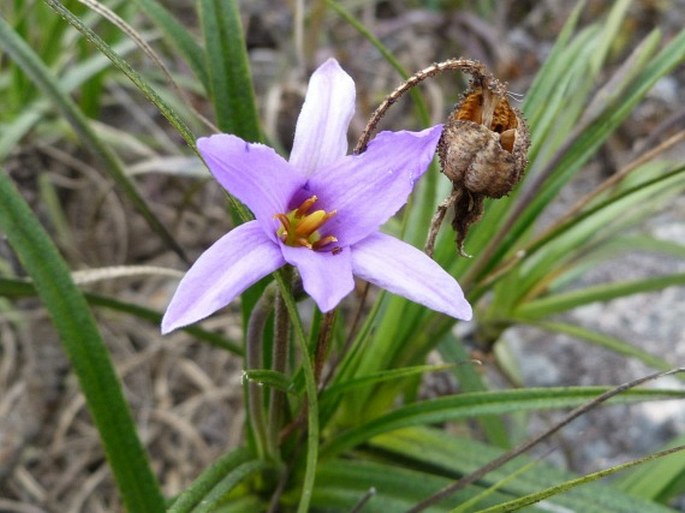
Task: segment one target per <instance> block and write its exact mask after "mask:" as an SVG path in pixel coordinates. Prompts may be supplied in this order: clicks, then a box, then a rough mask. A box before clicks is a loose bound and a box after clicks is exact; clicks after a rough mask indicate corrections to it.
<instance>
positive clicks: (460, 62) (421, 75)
mask: <svg viewBox="0 0 685 513" xmlns="http://www.w3.org/2000/svg"><path fill="white" fill-rule="evenodd" d="M445 71H463V72H466V73H469V74H472V75H474V76H477V77H482V78H481V79H482V80H483V81H484V82H485V83H486V85H487V88H488V89H490V90H492V91H494V92H496V93H498V94H501V95H504V94H506V88H505V87H504V85H503V84H502V83H501V82H500V81H499V80H497V79H496V78H495V77H494V75H492V74H491V73H490V72H489V71H488V70H487V69H486V68H485V66H483V65H482V64H481V63H480V62H478V61H474V60H472V59H448V60H446V61H443V62H436V63H433V64H431V65H430V66H428V67H427V68H424V69H422V70H421V71H417V72H416V73H414V74H413V75H412V76H411V77H409V78H408V79H407V80H406V81H405V82H404V83H403V84H402V85H400V86H399V87H398V88H397V89H395V90H394V91H393V92H392V93H390V94H389V95H388V96H386V98H385V100H383V103H381V104H380V105H379V106H378V108H377V109H376V110H375V112H374V113H373V114H372V115H371V117H370V118H369V121H368V123H367V124H366V127H365V128H364V131H363V132H362V134H361V136H360V137H359V140H358V141H357V145H356V146H355V147H354V150H353V153H362V152H363V151H364V150H366V146H367V145H368V144H369V141H370V140H371V136H372V135H373V133H374V132H375V131H376V127H377V126H378V123H379V122H380V120H381V119H382V118H383V116H384V115H385V113H386V112H387V111H388V109H389V108H390V107H391V106H392V105H393V104H394V103H395V102H397V100H399V99H400V98H401V97H402V96H403V95H404V94H405V93H407V92H408V91H410V90H411V89H413V88H414V87H416V86H417V85H418V84H420V83H421V82H423V81H424V80H426V79H427V78H430V77H434V76H435V75H438V74H440V73H443V72H445Z"/></svg>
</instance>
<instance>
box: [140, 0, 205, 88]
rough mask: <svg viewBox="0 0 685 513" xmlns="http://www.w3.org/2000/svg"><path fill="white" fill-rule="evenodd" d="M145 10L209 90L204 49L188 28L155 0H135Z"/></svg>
mask: <svg viewBox="0 0 685 513" xmlns="http://www.w3.org/2000/svg"><path fill="white" fill-rule="evenodd" d="M135 2H136V3H138V5H140V7H142V9H143V10H144V11H145V14H147V15H148V16H149V18H150V19H151V20H152V21H153V22H154V23H155V25H157V26H158V27H159V28H160V30H161V31H162V32H163V33H164V35H165V36H166V40H167V41H168V42H169V43H171V44H172V45H173V46H174V47H175V48H176V49H177V50H178V51H179V52H180V54H181V55H183V57H185V59H186V62H187V63H188V65H189V66H190V69H192V70H193V72H194V73H195V76H197V78H198V79H199V80H200V82H202V85H203V86H204V88H205V91H207V92H209V91H210V86H209V73H208V72H207V64H206V63H205V59H204V50H203V49H202V47H201V46H200V45H199V44H198V43H197V41H195V39H193V36H192V35H191V34H190V32H189V31H188V28H187V27H186V26H184V25H182V24H181V23H179V22H178V20H177V19H176V18H175V17H174V15H173V14H171V12H169V11H168V10H167V9H166V7H164V6H163V5H162V4H160V3H159V2H157V0H135Z"/></svg>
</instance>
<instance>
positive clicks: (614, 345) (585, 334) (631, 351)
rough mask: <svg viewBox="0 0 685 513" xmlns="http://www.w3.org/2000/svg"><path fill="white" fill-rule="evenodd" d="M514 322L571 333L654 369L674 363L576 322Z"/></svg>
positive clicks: (519, 320)
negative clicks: (578, 324) (577, 324)
mask: <svg viewBox="0 0 685 513" xmlns="http://www.w3.org/2000/svg"><path fill="white" fill-rule="evenodd" d="M512 322H520V323H522V324H529V325H531V326H536V327H538V328H541V329H543V330H547V331H551V332H554V333H563V334H564V335H569V336H571V337H576V338H579V339H582V340H586V341H588V342H590V343H592V344H595V345H597V346H599V347H603V348H605V349H609V350H610V351H614V352H615V353H618V354H622V355H624V356H628V357H629V358H635V359H637V360H640V361H642V362H643V363H645V364H647V365H649V366H650V367H653V368H654V369H658V370H668V369H671V368H672V367H673V365H671V364H669V363H668V362H667V361H666V360H664V359H663V358H659V357H658V356H656V355H653V354H651V353H648V352H647V351H644V350H642V349H640V348H639V347H635V346H634V345H632V344H629V343H628V342H625V341H623V340H621V339H618V338H615V337H610V336H608V335H604V334H603V333H597V332H596V331H592V330H589V329H586V328H583V327H582V326H576V325H575V324H567V323H562V322H550V321H537V322H527V321H526V320H525V319H516V320H512ZM681 377H682V376H681Z"/></svg>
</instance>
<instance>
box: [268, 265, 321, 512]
mask: <svg viewBox="0 0 685 513" xmlns="http://www.w3.org/2000/svg"><path fill="white" fill-rule="evenodd" d="M274 277H275V279H276V282H277V283H278V285H279V289H280V291H281V294H282V296H283V302H284V303H285V306H286V308H287V310H288V314H289V316H290V320H291V322H292V323H293V328H294V330H295V340H296V342H297V344H298V346H299V349H300V352H301V353H302V372H303V374H304V383H305V391H306V393H307V410H308V415H307V455H306V468H305V472H304V478H303V479H302V494H301V496H300V502H299V504H298V507H297V513H306V512H307V511H309V504H310V502H311V498H312V493H313V490H314V480H315V478H316V464H317V460H318V458H319V402H318V395H317V390H316V381H315V380H314V371H313V369H312V362H311V360H310V356H309V348H308V347H307V338H306V337H305V334H304V328H303V327H302V320H301V319H300V316H299V315H298V312H297V306H296V304H295V298H294V297H293V295H292V291H291V290H290V283H288V282H286V281H285V279H284V276H283V275H282V271H281V272H276V273H275V274H274Z"/></svg>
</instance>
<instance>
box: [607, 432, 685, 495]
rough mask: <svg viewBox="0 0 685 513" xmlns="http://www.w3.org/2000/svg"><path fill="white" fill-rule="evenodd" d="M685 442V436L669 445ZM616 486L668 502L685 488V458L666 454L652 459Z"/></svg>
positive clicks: (621, 479)
mask: <svg viewBox="0 0 685 513" xmlns="http://www.w3.org/2000/svg"><path fill="white" fill-rule="evenodd" d="M682 444H685V436H682V435H681V436H679V437H678V438H676V439H675V440H673V441H671V442H669V444H668V447H676V446H678V445H682ZM615 486H616V488H618V489H620V490H623V491H625V492H626V493H629V494H630V495H633V496H635V497H642V498H644V499H651V500H658V501H659V502H663V503H666V502H668V501H669V500H670V499H671V498H673V497H675V496H676V495H678V494H682V493H683V490H685V458H683V456H682V454H681V455H678V456H676V455H673V456H666V457H663V458H659V459H658V460H655V461H651V462H649V463H647V464H646V465H644V466H642V467H640V468H639V469H635V470H634V471H633V472H630V473H629V474H627V475H625V476H621V477H620V478H619V479H617V480H616V484H615Z"/></svg>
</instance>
